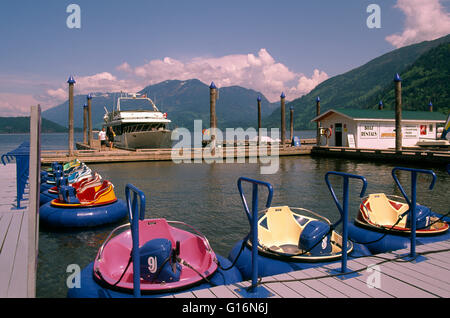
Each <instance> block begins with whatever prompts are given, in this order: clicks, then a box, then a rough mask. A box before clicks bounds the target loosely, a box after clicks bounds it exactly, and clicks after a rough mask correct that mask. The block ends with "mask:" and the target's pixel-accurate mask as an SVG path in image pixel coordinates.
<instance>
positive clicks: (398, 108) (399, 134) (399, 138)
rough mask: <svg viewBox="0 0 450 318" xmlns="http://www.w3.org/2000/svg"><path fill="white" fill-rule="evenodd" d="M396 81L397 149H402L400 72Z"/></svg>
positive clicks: (396, 76)
mask: <svg viewBox="0 0 450 318" xmlns="http://www.w3.org/2000/svg"><path fill="white" fill-rule="evenodd" d="M394 83H395V151H400V150H402V80H401V78H400V76H399V75H398V74H396V75H395V78H394Z"/></svg>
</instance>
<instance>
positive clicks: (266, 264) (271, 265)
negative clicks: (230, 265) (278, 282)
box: [228, 240, 372, 280]
mask: <svg viewBox="0 0 450 318" xmlns="http://www.w3.org/2000/svg"><path fill="white" fill-rule="evenodd" d="M242 242H243V241H242V240H241V241H239V242H237V243H236V244H235V246H234V247H233V249H232V250H231V252H230V255H229V256H228V259H229V260H230V261H234V260H235V259H236V257H237V255H238V253H239V250H240V249H241V246H242ZM370 255H372V254H371V253H370V251H369V250H368V249H367V248H366V247H365V246H363V245H360V244H353V251H352V253H350V254H349V259H351V258H356V257H361V256H370ZM337 262H340V259H335V260H332V261H330V260H323V261H320V259H316V260H315V262H306V261H298V260H297V261H289V260H288V259H287V258H281V257H280V258H275V257H269V256H266V255H262V254H258V276H261V277H267V276H273V275H278V274H284V273H289V272H293V271H298V270H303V269H307V268H313V267H320V266H324V265H327V264H333V263H337ZM235 266H236V267H237V268H238V269H239V271H240V272H241V274H242V278H243V280H249V279H251V278H252V250H251V248H249V246H248V245H246V246H245V248H244V250H243V251H242V252H241V254H240V255H239V258H238V260H237V261H236V265H235Z"/></svg>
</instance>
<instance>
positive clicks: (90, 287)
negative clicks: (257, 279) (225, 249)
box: [67, 255, 242, 298]
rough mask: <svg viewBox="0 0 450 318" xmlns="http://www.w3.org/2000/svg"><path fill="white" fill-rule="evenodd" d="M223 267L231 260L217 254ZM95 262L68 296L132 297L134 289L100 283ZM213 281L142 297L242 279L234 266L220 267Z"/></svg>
mask: <svg viewBox="0 0 450 318" xmlns="http://www.w3.org/2000/svg"><path fill="white" fill-rule="evenodd" d="M216 256H217V259H218V260H219V262H220V264H221V265H222V267H229V266H230V265H231V263H230V261H229V260H227V259H226V258H224V257H222V256H220V255H216ZM93 269H94V262H91V263H90V264H89V265H88V266H86V267H85V268H84V269H83V270H82V271H81V273H80V288H76V287H74V288H69V290H68V293H67V297H68V298H132V297H134V296H133V291H132V290H130V291H129V292H125V291H118V290H113V289H110V288H107V287H104V286H102V285H100V284H99V283H98V282H97V281H96V280H95V279H94V275H93ZM209 281H210V282H211V283H207V282H201V283H200V284H198V285H196V286H194V287H190V288H188V289H180V290H178V291H164V292H160V293H152V294H143V295H142V297H147V298H159V297H165V296H171V295H174V294H175V293H185V292H188V291H194V290H199V289H204V288H211V287H214V286H218V285H229V284H234V283H237V282H240V281H242V276H241V274H240V272H239V271H238V270H237V269H236V268H235V267H234V268H232V269H231V270H228V271H224V270H222V269H220V268H218V269H217V270H216V272H215V273H214V274H213V275H212V276H211V277H210V278H209Z"/></svg>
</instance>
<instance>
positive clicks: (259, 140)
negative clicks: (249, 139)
mask: <svg viewBox="0 0 450 318" xmlns="http://www.w3.org/2000/svg"><path fill="white" fill-rule="evenodd" d="M256 100H257V102H258V145H259V144H260V143H261V131H260V130H261V97H260V96H258V98H257V99H256Z"/></svg>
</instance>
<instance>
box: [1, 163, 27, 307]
mask: <svg viewBox="0 0 450 318" xmlns="http://www.w3.org/2000/svg"><path fill="white" fill-rule="evenodd" d="M0 176H2V177H1V178H0V188H1V189H2V192H1V193H2V195H1V197H0V298H6V297H13V298H17V297H19V298H23V297H27V288H28V286H27V271H28V221H27V220H28V211H29V209H28V203H29V201H28V199H29V189H26V191H25V195H24V199H25V200H23V201H21V203H20V205H21V207H24V209H17V208H16V207H17V202H16V164H15V163H11V164H7V165H6V166H4V165H2V164H0Z"/></svg>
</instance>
